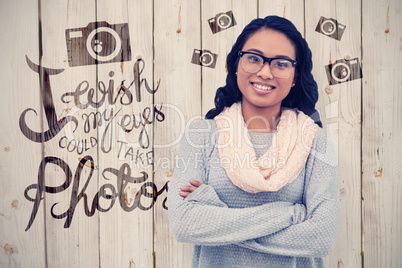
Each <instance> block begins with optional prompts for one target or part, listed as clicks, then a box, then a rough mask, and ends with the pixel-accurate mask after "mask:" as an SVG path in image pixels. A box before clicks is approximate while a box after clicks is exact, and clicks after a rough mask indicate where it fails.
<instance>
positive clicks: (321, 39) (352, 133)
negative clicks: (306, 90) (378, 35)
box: [305, 1, 361, 267]
mask: <svg viewBox="0 0 402 268" xmlns="http://www.w3.org/2000/svg"><path fill="white" fill-rule="evenodd" d="M305 10H306V29H305V31H306V40H307V42H308V43H309V46H310V48H311V50H312V53H313V64H314V67H313V75H314V78H315V80H316V81H317V84H318V90H319V94H320V98H319V102H318V104H317V109H318V110H319V112H320V116H321V120H322V122H323V125H324V128H325V129H326V130H327V132H328V134H329V135H330V137H331V138H332V141H333V142H334V145H335V149H336V151H337V154H338V167H339V168H338V173H339V184H340V197H341V220H340V224H339V228H338V233H337V239H336V241H335V244H334V246H333V248H332V251H331V254H330V256H328V257H327V258H326V259H325V261H326V266H327V267H361V219H360V218H361V216H360V215H361V183H360V180H361V175H360V164H361V156H360V153H361V148H360V135H361V125H360V108H361V96H360V94H361V79H356V80H353V81H349V82H344V83H339V84H334V85H330V83H329V80H328V76H327V73H326V68H325V66H328V65H329V64H336V62H337V61H342V60H344V59H349V58H356V57H357V58H359V59H360V58H361V40H360V31H361V23H360V19H359V18H360V17H361V15H360V14H361V13H360V12H361V7H360V4H359V3H358V2H357V1H306V6H305ZM322 17H324V18H325V20H328V19H333V20H337V21H338V23H339V24H338V26H341V25H340V24H342V25H346V29H345V30H344V31H343V35H342V36H341V38H340V40H337V39H335V38H333V37H331V36H329V35H326V34H325V33H323V32H322V29H321V28H319V31H316V27H317V25H318V22H319V21H320V19H321V18H322ZM340 29H341V28H338V32H339V31H340Z"/></svg>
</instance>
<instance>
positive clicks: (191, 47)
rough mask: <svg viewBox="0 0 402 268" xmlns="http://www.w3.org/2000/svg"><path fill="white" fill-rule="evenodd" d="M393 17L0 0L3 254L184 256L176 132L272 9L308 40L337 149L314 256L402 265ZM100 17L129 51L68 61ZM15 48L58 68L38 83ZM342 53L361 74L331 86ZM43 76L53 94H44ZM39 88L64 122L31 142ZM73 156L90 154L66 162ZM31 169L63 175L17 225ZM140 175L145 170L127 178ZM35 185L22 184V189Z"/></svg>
mask: <svg viewBox="0 0 402 268" xmlns="http://www.w3.org/2000/svg"><path fill="white" fill-rule="evenodd" d="M228 12H232V14H233V16H234V18H235V21H236V25H231V26H229V27H228V28H227V29H226V28H224V27H220V28H219V27H218V28H214V30H213V29H212V28H211V23H215V24H216V19H217V18H218V17H219V16H220V15H224V14H226V13H227V14H229V13H228ZM400 13H401V3H399V1H394V0H380V1H373V0H363V1H347V0H342V1H335V0H324V1H318V0H305V1H299V0H273V1H261V0H260V1H257V0H253V1H247V0H239V1H237V0H236V1H234V0H224V1H212V0H211V1H210V0H207V1H205V0H203V1H200V0H192V1H185V0H173V1H162V0H155V1H142V0H133V1H126V0H117V1H106V0H84V1H82V0H69V1H51V0H37V1H28V0H20V1H10V0H4V1H2V3H1V4H0V15H1V16H0V21H1V22H2V27H1V29H0V36H1V37H2V38H1V39H0V47H1V51H0V58H1V59H2V62H1V64H0V81H1V82H2V89H1V93H2V98H0V111H1V113H2V115H1V117H0V125H1V126H2V131H1V132H0V195H1V202H0V246H1V248H0V266H1V267H129V268H133V267H137V268H138V267H139V268H148V267H170V268H177V267H189V266H190V263H191V254H192V245H188V244H182V243H178V242H177V241H176V240H175V239H174V237H173V235H172V233H171V230H170V227H169V219H168V214H167V210H166V192H167V190H168V183H169V181H170V179H171V177H172V174H173V172H174V169H175V165H176V164H177V162H176V160H177V159H176V158H175V156H176V153H177V149H178V143H179V140H180V138H181V135H182V134H183V130H184V128H185V127H186V126H188V125H189V124H191V123H192V122H194V121H197V120H200V119H202V118H203V116H204V115H205V114H206V112H207V111H208V110H209V109H210V108H212V107H213V100H214V97H215V92H216V90H217V88H218V87H220V86H223V85H224V84H225V78H226V56H227V54H228V53H229V51H230V50H231V47H232V45H233V43H234V42H235V40H236V38H237V36H238V35H239V34H240V32H241V31H242V29H243V27H244V26H245V25H247V24H248V23H249V22H250V21H251V20H252V19H254V18H256V17H265V16H267V15H272V14H274V15H278V16H282V17H286V18H287V19H289V20H291V21H292V22H293V23H294V24H295V25H296V27H297V28H298V30H299V31H300V32H301V33H302V35H303V36H304V37H305V39H306V40H307V42H308V44H309V46H310V48H311V50H312V54H313V64H314V67H313V75H314V78H315V79H316V81H317V84H318V89H319V94H320V98H319V101H318V103H317V109H318V110H319V113H320V116H321V120H322V122H323V125H324V128H325V129H326V130H327V132H328V133H329V135H330V136H331V137H332V140H333V142H334V145H335V148H336V150H337V154H338V167H339V168H338V170H339V182H340V198H341V210H342V213H341V221H340V225H339V229H338V235H337V239H336V242H335V244H334V246H333V249H332V251H331V254H330V255H329V256H328V257H326V258H325V264H326V267H330V268H332V267H336V268H338V267H344V268H352V267H391V268H394V267H395V268H399V267H401V266H402V258H401V254H400V251H401V249H402V244H401V243H402V242H401V241H402V229H401V227H400V224H399V222H401V220H402V216H401V212H400V207H401V206H402V194H401V189H402V185H401V181H402V180H401V175H400V174H401V172H402V166H401V165H400V163H399V162H400V161H399V159H400V151H402V150H401V149H402V148H401V147H402V138H401V137H402V135H401V134H402V124H401V117H402V114H401V113H402V109H401V100H402V98H401V97H402V96H401V94H402V80H401V77H402V68H401V66H400V65H401V64H400V62H401V61H402V53H401V50H402V49H401V48H402V43H401V42H402V41H401V40H402V29H401V27H402V26H401V25H402V22H401V18H400ZM322 17H324V18H326V19H333V20H337V22H338V23H339V24H341V25H345V26H346V28H345V30H344V32H343V34H342V36H340V37H338V39H336V38H334V37H331V36H329V35H326V34H324V33H322V32H319V31H316V27H317V24H318V21H319V20H320V19H321V18H322ZM211 19H212V21H211ZM214 19H215V21H214ZM103 21H104V22H107V23H109V24H110V25H112V26H111V27H114V26H113V25H118V24H125V23H127V24H128V33H125V34H124V36H125V35H128V36H129V38H130V40H129V41H128V40H126V41H125V43H124V44H122V47H123V49H125V48H126V46H127V45H130V48H131V54H130V55H131V58H130V59H125V60H122V61H117V62H116V61H115V62H107V63H105V62H102V58H99V57H98V60H99V59H100V62H98V63H97V64H96V63H95V62H93V60H94V59H93V58H92V59H91V58H90V57H87V58H85V57H82V56H81V57H79V58H73V57H72V56H71V49H78V47H70V48H69V47H68V45H67V39H68V35H66V30H68V29H78V28H84V27H97V26H99V24H100V23H101V22H103ZM95 22H97V24H91V23H95ZM232 26H233V27H232ZM338 26H339V25H338ZM102 29H103V30H105V29H104V28H102ZM123 32H124V31H119V33H118V34H120V36H123ZM15 33H18V34H15ZM106 33H107V32H106ZM87 35H88V33H84V36H83V38H84V39H85V38H86V37H87ZM106 35H107V34H106ZM105 38H106V39H105V40H106V41H105V44H103V43H102V44H101V45H102V49H111V50H113V48H112V47H110V46H111V45H112V44H113V40H112V39H113V37H111V36H108V37H105ZM122 38H124V37H122ZM122 40H123V39H122ZM95 46H96V44H95V43H94V44H93V47H92V49H94V48H95ZM98 48H99V47H98ZM69 49H70V50H69ZM85 49H89V48H88V47H86V48H84V50H85ZM197 52H201V53H209V52H210V53H212V54H216V55H217V57H216V58H214V59H213V60H214V62H213V64H212V65H213V66H207V65H208V64H205V62H204V64H200V63H198V64H197V63H194V61H197V60H198V61H199V62H200V61H202V58H201V57H200V56H198V57H197V55H201V56H202V54H196V53H197ZM25 56H27V57H28V58H29V59H30V60H31V61H32V62H33V63H34V64H37V65H39V64H41V65H42V66H44V67H47V68H50V69H58V70H63V71H61V72H60V73H59V74H57V75H56V74H52V75H49V80H46V76H45V74H44V73H43V72H42V73H41V75H39V73H36V72H34V71H33V70H32V69H31V68H30V67H29V66H28V64H27V60H26V58H25ZM354 58H357V59H358V60H359V64H360V65H361V67H362V71H363V78H360V77H354V78H353V79H352V81H346V82H341V83H334V82H333V81H332V82H330V80H329V77H328V76H327V71H326V67H327V66H329V65H334V64H336V63H340V62H345V61H348V60H350V59H354ZM73 60H79V62H76V63H77V65H76V66H71V63H72V61H73ZM88 61H92V62H88ZM353 64H354V63H353ZM201 65H204V66H201ZM359 67H360V66H359ZM354 75H356V74H354ZM46 83H48V85H50V88H51V93H52V95H51V96H50V95H46V96H45V98H43V96H42V95H41V93H40V92H41V89H42V90H43V89H44V87H45V85H46ZM86 85H87V86H88V87H87V88H85V87H86ZM77 89H78V91H77ZM109 89H110V92H109V91H108V90H109ZM77 92H78V93H77ZM92 92H93V93H94V94H93V96H91V94H92ZM66 94H67V95H66ZM102 97H105V98H104V99H103V100H102ZM50 100H52V103H53V106H54V114H52V115H53V118H55V117H56V118H57V119H61V118H66V117H68V116H70V117H74V118H76V120H77V123H76V124H75V123H74V122H69V123H67V124H66V126H64V127H63V128H62V130H61V131H60V132H58V133H57V135H55V136H54V137H52V138H50V139H49V140H48V141H46V142H34V141H32V140H30V139H29V137H27V136H24V134H23V131H25V133H26V130H27V129H32V130H33V131H35V132H45V131H47V130H49V124H52V123H49V118H50V117H49V114H48V113H47V112H48V111H50V110H51V109H50V108H51V107H49V102H50ZM91 102H92V103H91ZM44 103H45V105H46V109H45V108H44ZM30 108H31V109H33V110H34V111H35V112H34V111H28V112H27V114H26V122H27V126H25V127H24V130H23V131H21V128H20V126H19V120H20V116H21V115H22V113H23V112H24V111H25V110H26V109H30ZM35 113H36V114H35ZM96 114H98V118H97V119H96V120H95V121H93V119H94V118H95V116H96ZM52 122H53V121H52ZM53 123H54V122H53ZM75 126H76V127H77V128H76V129H75V128H74V127H75ZM105 133H106V135H104V134H105ZM28 136H29V135H28ZM31 138H32V137H31ZM85 141H86V142H87V145H85ZM94 141H96V143H91V142H94ZM50 157H53V158H54V159H55V158H57V159H59V160H60V161H59V162H57V163H59V165H58V164H57V163H56V162H51V161H50V159H51V158H50ZM44 159H47V160H48V161H47V163H46V164H45V162H43V161H44ZM82 159H91V161H87V162H85V163H84V162H83V163H84V164H85V165H84V166H82V171H81V173H77V170H79V168H80V166H79V163H80V161H81V160H82ZM62 162H64V163H66V164H67V165H68V168H69V169H70V170H71V174H70V173H69V172H66V171H65V169H63V167H62V166H60V163H62ZM41 163H42V165H41ZM41 172H43V174H44V175H43V178H44V185H45V186H48V187H57V186H62V187H59V188H57V190H56V189H55V190H54V191H55V192H54V193H51V191H48V192H45V193H42V194H41V195H38V196H36V197H42V198H43V199H42V200H41V202H40V205H39V209H38V212H37V214H36V217H35V220H34V221H33V222H32V225H31V226H30V228H29V229H28V230H27V231H26V230H25V229H26V228H27V225H28V222H29V219H30V216H31V213H32V211H33V208H34V202H33V201H32V202H31V201H30V200H28V199H27V196H24V191H25V190H26V189H28V188H29V186H30V185H36V184H38V177H40V176H39V174H40V173H41ZM128 172H130V173H129V174H130V175H128ZM141 172H145V173H146V174H147V175H148V177H147V178H146V179H145V180H144V181H141V182H139V181H135V182H133V181H131V182H130V181H129V180H135V179H134V177H136V178H137V179H138V178H140V176H141V174H143V173H141ZM69 174H70V175H71V181H70V184H65V185H64V186H63V183H65V181H66V179H67V178H68V176H69ZM77 174H78V175H77ZM77 178H79V179H80V182H79V183H78V184H76V185H74V181H75V180H76V179H77ZM143 179H144V178H143ZM86 183H87V184H86ZM35 187H36V186H32V187H31V189H30V190H29V191H28V196H29V197H30V198H33V199H35V194H36V193H35V190H36V189H37V188H35ZM80 193H81V195H79V194H80ZM74 197H75V198H76V200H75V202H71V200H72V198H73V199H74ZM33 199H32V200H33ZM362 200H363V201H362ZM362 202H363V203H362ZM86 207H88V210H90V211H91V210H92V211H93V213H92V212H88V211H87V213H86V212H85V208H86ZM123 207H124V208H125V209H123ZM140 207H142V209H140ZM72 208H73V209H72ZM52 212H53V214H54V215H53V216H52ZM72 213H73V214H72ZM88 214H90V215H88ZM56 215H59V216H56ZM68 215H70V216H68ZM68 217H71V218H70V219H68ZM363 253H364V258H362V254H363Z"/></svg>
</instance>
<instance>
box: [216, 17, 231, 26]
mask: <svg viewBox="0 0 402 268" xmlns="http://www.w3.org/2000/svg"><path fill="white" fill-rule="evenodd" d="M217 22H218V25H219V27H221V28H222V29H226V28H229V27H230V25H231V24H232V18H231V17H230V16H229V15H228V14H221V15H220V16H219V17H218V19H217Z"/></svg>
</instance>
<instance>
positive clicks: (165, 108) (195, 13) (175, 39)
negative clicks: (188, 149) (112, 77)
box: [154, 0, 202, 268]
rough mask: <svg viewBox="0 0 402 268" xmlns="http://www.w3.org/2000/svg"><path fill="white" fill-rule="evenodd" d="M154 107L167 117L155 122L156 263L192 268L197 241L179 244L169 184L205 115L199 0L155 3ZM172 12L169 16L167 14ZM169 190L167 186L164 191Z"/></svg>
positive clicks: (173, 267) (164, 265) (160, 265)
mask: <svg viewBox="0 0 402 268" xmlns="http://www.w3.org/2000/svg"><path fill="white" fill-rule="evenodd" d="M154 12H155V13H154V20H155V29H154V42H155V73H154V84H157V83H158V82H159V81H160V87H159V90H158V92H156V93H155V106H156V107H158V108H159V110H160V112H161V113H162V114H163V118H161V116H160V115H162V114H160V115H158V118H160V119H163V120H161V121H157V122H155V124H154V134H155V135H154V137H155V139H154V156H155V161H154V169H155V173H154V181H155V185H156V187H157V190H158V191H159V192H160V194H159V196H158V197H157V201H156V204H155V207H154V212H155V240H154V242H155V265H156V267H172V268H175V267H190V266H191V255H192V248H193V246H192V245H189V244H183V243H178V242H177V241H176V240H175V239H174V237H173V235H172V233H171V230H170V227H169V218H168V214H167V210H166V208H167V204H166V195H167V193H166V191H167V189H166V186H168V183H169V181H170V180H171V178H172V175H173V172H174V169H175V167H176V165H177V164H178V162H177V161H176V160H177V159H176V157H175V156H176V154H177V149H178V145H179V141H180V139H181V137H182V135H183V131H184V128H185V127H187V126H188V125H189V124H191V123H192V122H194V121H196V120H200V114H201V68H202V67H201V66H200V65H196V64H193V63H192V59H193V55H194V49H200V48H201V47H200V45H201V32H200V1H184V0H175V1H155V10H154ZM167 14H168V16H167ZM164 188H165V189H164Z"/></svg>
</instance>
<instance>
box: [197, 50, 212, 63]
mask: <svg viewBox="0 0 402 268" xmlns="http://www.w3.org/2000/svg"><path fill="white" fill-rule="evenodd" d="M200 62H201V64H202V65H203V66H209V65H211V64H212V63H213V62H214V57H213V55H212V54H211V53H210V52H203V53H202V54H201V56H200Z"/></svg>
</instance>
